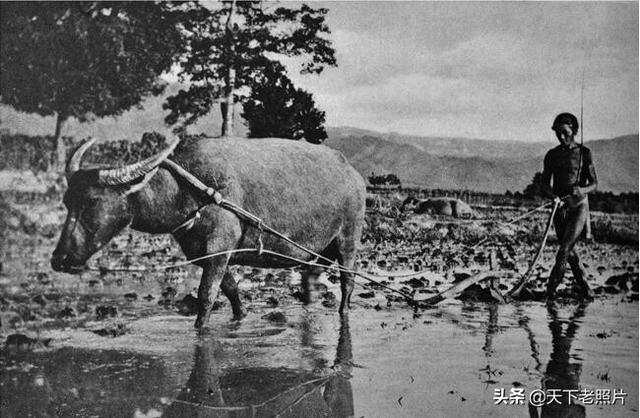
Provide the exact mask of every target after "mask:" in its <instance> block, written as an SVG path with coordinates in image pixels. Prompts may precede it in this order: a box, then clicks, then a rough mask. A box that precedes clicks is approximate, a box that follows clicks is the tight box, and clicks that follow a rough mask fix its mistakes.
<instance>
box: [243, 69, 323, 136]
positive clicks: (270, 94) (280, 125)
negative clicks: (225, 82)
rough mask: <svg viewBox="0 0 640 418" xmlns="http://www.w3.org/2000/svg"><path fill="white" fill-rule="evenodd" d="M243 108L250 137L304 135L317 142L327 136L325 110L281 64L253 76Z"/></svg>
mask: <svg viewBox="0 0 640 418" xmlns="http://www.w3.org/2000/svg"><path fill="white" fill-rule="evenodd" d="M243 108H244V111H243V113H242V117H243V118H244V119H245V120H246V121H247V124H248V126H249V137H251V138H266V137H277V138H291V139H302V138H304V139H306V140H307V141H309V142H312V143H314V144H320V143H322V142H323V141H324V140H325V139H327V132H326V130H325V129H324V126H323V124H324V122H325V117H324V115H325V114H324V112H323V111H321V110H319V109H317V108H316V107H315V102H314V100H313V96H312V95H311V93H308V92H306V91H304V90H302V89H296V88H295V86H294V85H293V82H292V81H291V80H290V79H289V78H288V77H287V76H286V75H285V70H284V67H282V66H281V65H274V66H272V67H270V68H268V69H264V71H263V73H262V74H261V75H260V76H259V77H257V78H256V80H254V82H253V83H252V85H251V95H250V96H249V98H248V100H247V101H246V102H245V103H244V105H243Z"/></svg>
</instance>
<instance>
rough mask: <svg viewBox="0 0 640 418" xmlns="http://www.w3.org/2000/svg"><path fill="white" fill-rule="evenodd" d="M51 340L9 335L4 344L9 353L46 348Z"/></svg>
mask: <svg viewBox="0 0 640 418" xmlns="http://www.w3.org/2000/svg"><path fill="white" fill-rule="evenodd" d="M51 341H53V339H52V338H30V337H27V336H26V335H24V334H11V335H9V336H8V337H7V340H6V341H5V343H4V347H5V349H7V350H9V351H32V350H35V349H38V348H47V347H49V346H50V345H51Z"/></svg>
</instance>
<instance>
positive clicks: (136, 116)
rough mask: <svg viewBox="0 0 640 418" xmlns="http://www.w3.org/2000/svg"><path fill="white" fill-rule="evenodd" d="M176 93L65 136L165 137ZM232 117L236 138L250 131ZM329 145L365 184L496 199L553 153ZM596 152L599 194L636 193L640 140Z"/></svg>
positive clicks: (71, 126)
mask: <svg viewBox="0 0 640 418" xmlns="http://www.w3.org/2000/svg"><path fill="white" fill-rule="evenodd" d="M179 88H180V86H179V85H177V84H172V85H170V86H168V88H167V91H166V92H165V94H164V96H161V97H153V98H149V99H147V100H146V101H144V102H143V103H142V106H143V108H141V109H132V110H130V111H128V112H125V113H124V114H123V115H121V116H119V117H117V118H103V119H97V120H95V121H93V122H87V123H82V124H81V123H78V122H77V121H75V120H72V121H70V122H69V123H68V124H67V125H66V127H65V129H64V131H63V134H64V135H67V136H72V137H75V138H76V139H80V138H84V137H87V136H94V137H97V138H98V139H100V140H116V139H125V138H126V139H131V140H138V139H140V138H141V137H142V134H143V133H144V132H149V131H153V130H157V131H159V132H163V131H165V130H166V128H165V127H164V117H165V115H166V114H167V112H166V111H164V110H163V109H162V103H163V102H164V100H165V97H166V96H167V95H170V94H175V93H176V92H177V91H178V90H179ZM239 113H240V111H239V110H238V111H237V112H236V118H234V121H235V123H234V124H235V132H236V133H237V134H238V135H239V136H244V135H246V132H247V129H246V127H245V126H244V125H243V121H242V119H241V118H240V117H239V116H238V114H239ZM220 125H221V117H220V112H219V111H218V110H217V109H216V110H214V111H212V112H211V114H210V115H208V116H207V117H203V118H201V120H200V121H199V122H198V123H197V124H196V125H195V126H193V127H190V129H189V132H191V133H202V132H203V133H206V134H209V135H213V136H215V135H218V134H219V133H220ZM54 128H55V120H54V118H53V117H48V118H42V117H39V116H37V115H27V114H24V113H18V112H16V111H14V110H13V109H11V108H10V107H8V106H2V105H0V130H1V131H5V132H8V133H22V134H27V135H52V134H53V131H54ZM327 133H328V135H329V138H328V139H327V141H326V142H325V143H326V144H327V145H328V146H330V147H332V148H335V149H338V150H340V151H342V152H343V153H344V154H345V155H346V156H347V158H349V160H350V161H351V162H352V163H353V165H354V166H355V167H356V168H357V169H358V171H360V173H362V174H363V175H364V176H365V177H367V176H369V175H371V173H375V174H386V173H394V174H396V175H398V177H399V178H400V179H401V180H402V182H403V184H405V185H409V186H419V187H426V188H446V189H470V190H478V191H485V192H493V193H504V192H505V191H506V190H510V191H512V192H515V191H522V190H524V188H525V187H526V186H527V185H528V184H529V182H530V181H531V179H532V178H533V175H534V174H535V172H536V171H541V170H542V158H543V156H544V153H545V152H546V151H547V150H548V149H550V148H552V147H553V146H555V143H554V142H553V141H551V140H549V141H547V142H535V143H529V142H518V141H491V140H486V139H467V138H441V137H418V136H410V135H401V134H396V133H380V132H374V131H367V130H364V129H358V128H351V127H329V128H327ZM585 145H586V146H588V147H589V148H591V150H592V151H593V154H594V157H595V163H596V170H597V172H598V178H599V183H600V190H604V191H613V192H616V193H619V192H626V191H636V192H637V191H638V135H637V134H635V135H628V136H624V137H618V138H614V139H603V140H596V141H588V142H586V144H585Z"/></svg>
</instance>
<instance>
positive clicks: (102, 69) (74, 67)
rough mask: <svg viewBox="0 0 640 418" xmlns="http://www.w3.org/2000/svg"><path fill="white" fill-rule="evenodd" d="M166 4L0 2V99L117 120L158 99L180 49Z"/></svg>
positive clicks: (44, 111)
mask: <svg viewBox="0 0 640 418" xmlns="http://www.w3.org/2000/svg"><path fill="white" fill-rule="evenodd" d="M173 7H174V6H173V5H172V4H170V3H152V2H98V1H96V2H8V3H2V4H0V35H1V37H2V39H1V42H0V100H1V102H2V103H4V104H8V105H10V106H12V107H13V108H15V109H16V110H18V111H22V112H28V113H36V114H38V115H41V116H49V115H56V116H57V124H56V137H57V136H58V135H59V133H60V127H61V124H62V123H63V122H64V121H65V120H67V118H69V117H75V118H77V119H79V120H80V121H85V120H87V119H88V118H90V117H92V116H97V117H105V116H113V115H119V114H121V113H122V112H124V111H126V110H128V109H130V108H131V107H133V106H135V105H138V104H139V103H140V102H141V101H142V99H143V98H144V97H145V96H148V95H158V94H160V93H161V92H162V91H163V89H164V83H163V82H162V81H161V80H160V79H159V78H158V77H159V75H160V74H161V73H163V72H165V71H169V70H170V68H171V65H172V63H173V61H174V58H175V56H176V54H177V53H178V51H180V49H181V47H182V37H181V32H180V28H179V27H178V26H176V23H177V20H176V19H177V13H175V11H174V10H173Z"/></svg>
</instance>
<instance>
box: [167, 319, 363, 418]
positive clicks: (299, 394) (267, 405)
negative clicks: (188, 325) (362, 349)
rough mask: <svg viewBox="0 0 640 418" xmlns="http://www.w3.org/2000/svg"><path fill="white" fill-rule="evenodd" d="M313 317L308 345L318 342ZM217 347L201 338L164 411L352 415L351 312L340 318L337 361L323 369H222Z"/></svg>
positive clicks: (306, 328) (305, 329)
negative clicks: (188, 369)
mask: <svg viewBox="0 0 640 418" xmlns="http://www.w3.org/2000/svg"><path fill="white" fill-rule="evenodd" d="M308 321H309V318H308V317H307V318H303V326H302V335H301V337H302V344H301V345H302V346H303V347H305V346H311V345H312V344H313V332H312V327H311V325H310V324H309V322H308ZM218 349H219V347H218V346H217V345H216V343H215V342H212V341H202V343H201V344H198V345H197V346H196V348H195V356H194V365H193V369H192V370H191V374H190V376H189V379H188V381H187V383H186V385H185V387H184V388H183V389H182V391H181V392H180V393H179V394H178V396H177V397H176V399H175V400H174V402H173V403H172V404H171V405H170V406H169V407H168V408H167V409H166V410H165V411H164V414H163V416H167V417H180V416H207V417H228V418H231V417H233V418H236V417H237V418H239V417H273V416H278V417H299V416H305V417H350V416H353V410H354V409H353V390H352V388H351V382H350V381H349V379H350V377H351V376H350V374H351V368H352V350H351V333H350V330H349V319H348V317H347V316H346V315H345V316H344V317H342V318H341V322H340V333H339V338H338V345H337V348H336V355H335V361H334V364H333V366H332V367H330V368H329V369H328V370H327V369H325V372H324V373H318V372H314V371H304V370H299V369H289V368H269V367H254V368H240V369H232V370H230V371H222V370H219V368H218V366H217V364H216V362H215V358H216V351H217V350H218ZM312 352H316V351H315V350H312ZM312 356H313V355H312ZM312 360H313V361H314V362H315V363H316V364H317V365H318V364H320V363H322V361H321V360H319V359H316V358H312ZM317 369H318V368H316V370H317Z"/></svg>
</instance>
